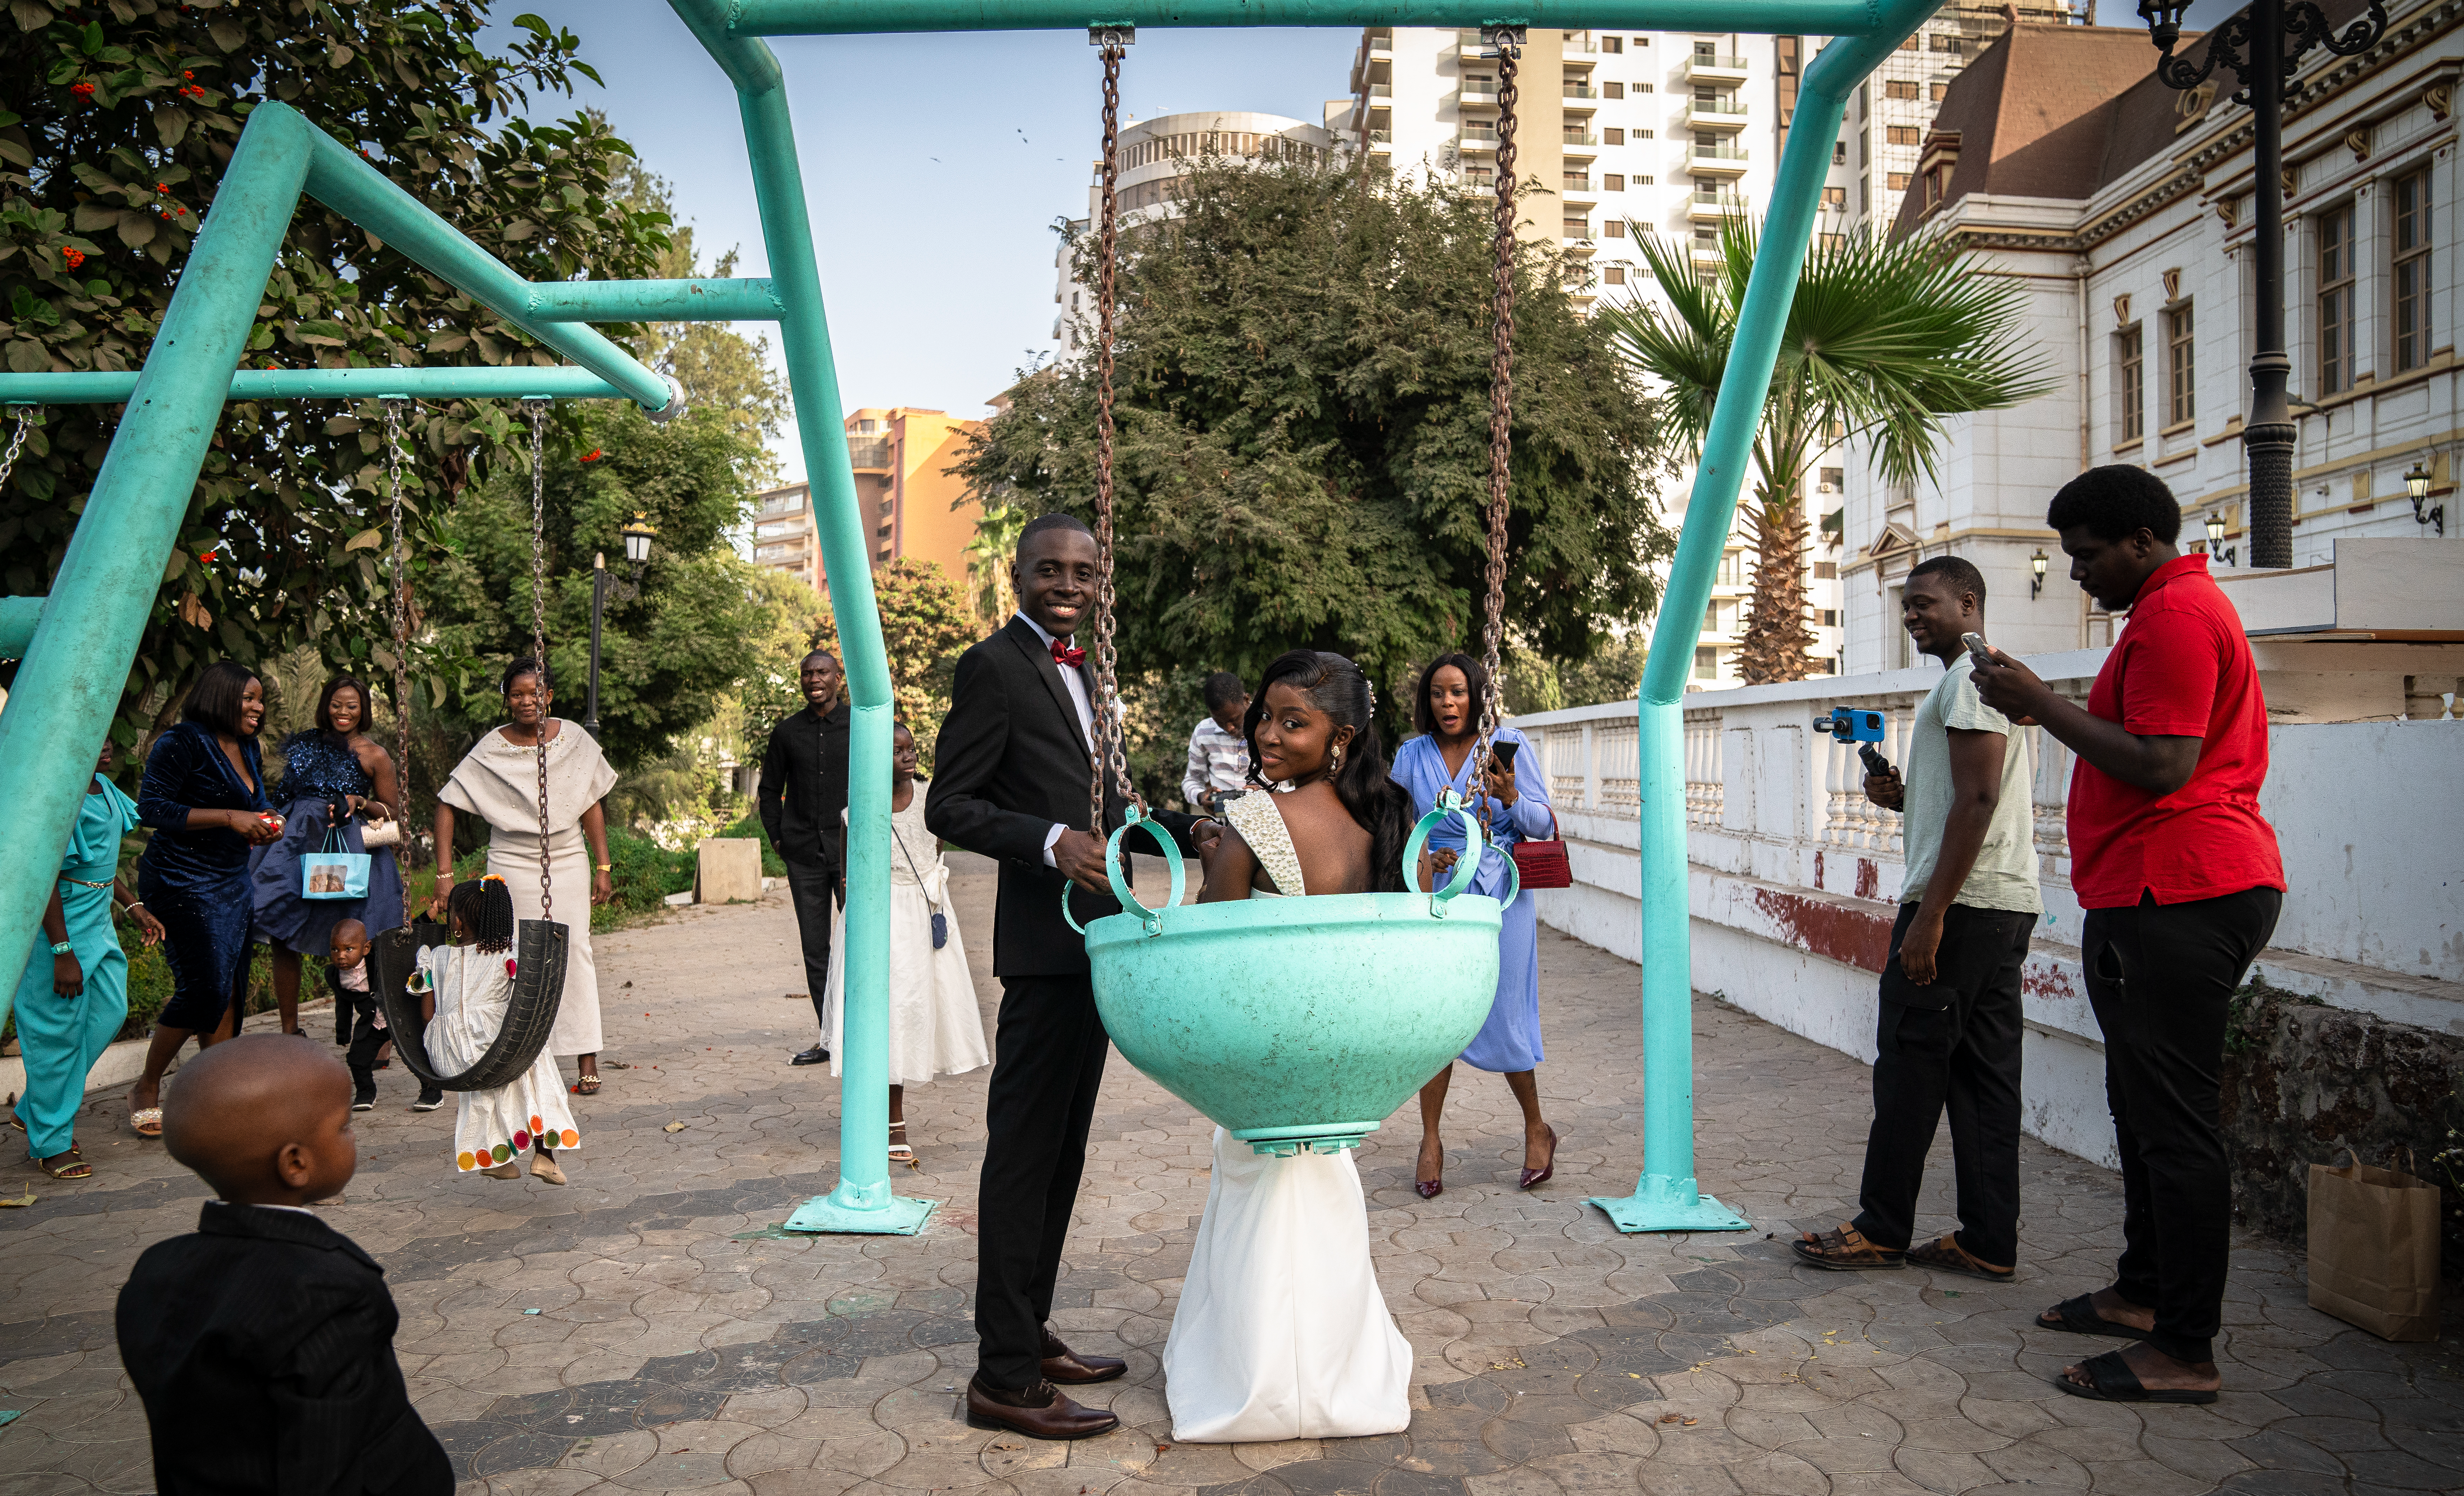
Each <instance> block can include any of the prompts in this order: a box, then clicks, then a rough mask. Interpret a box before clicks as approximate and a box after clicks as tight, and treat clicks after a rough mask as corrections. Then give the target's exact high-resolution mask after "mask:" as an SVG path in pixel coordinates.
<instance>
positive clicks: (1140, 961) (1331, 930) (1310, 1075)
mask: <svg viewBox="0 0 2464 1496" xmlns="http://www.w3.org/2000/svg"><path fill="white" fill-rule="evenodd" d="M1448 815H1453V816H1457V817H1460V818H1461V819H1462V821H1463V825H1464V828H1465V840H1466V845H1467V848H1468V851H1467V854H1466V855H1464V856H1463V857H1460V858H1458V859H1457V861H1456V863H1455V869H1454V873H1453V876H1452V877H1450V878H1449V879H1447V880H1446V882H1445V883H1444V884H1443V885H1442V886H1441V887H1439V888H1437V889H1435V890H1432V891H1427V892H1417V891H1416V892H1408V893H1337V894H1323V895H1309V896H1304V897H1296V898H1253V899H1242V900H1233V901H1230V902H1226V903H1220V904H1186V905H1185V904H1182V903H1181V901H1180V900H1181V892H1182V889H1183V886H1184V885H1183V878H1182V869H1181V860H1180V853H1179V852H1178V851H1177V849H1176V848H1175V847H1174V846H1173V843H1172V838H1171V837H1170V836H1169V835H1166V834H1165V833H1164V832H1163V831H1162V830H1161V828H1160V827H1158V826H1156V825H1155V823H1154V822H1152V821H1150V820H1147V819H1146V818H1144V817H1143V816H1141V815H1140V814H1139V813H1138V811H1137V810H1136V809H1134V808H1133V809H1132V810H1131V812H1130V819H1129V822H1128V824H1127V825H1123V826H1122V827H1121V828H1120V829H1119V830H1117V831H1114V832H1113V833H1112V835H1111V842H1110V843H1109V844H1108V846H1107V847H1106V854H1105V855H1106V865H1107V867H1108V868H1109V869H1110V870H1111V879H1112V892H1113V894H1114V896H1116V897H1117V898H1119V900H1120V901H1121V904H1122V908H1123V913H1118V914H1112V915H1109V916H1107V917H1105V918H1103V919H1098V920H1096V921H1095V922H1094V923H1093V924H1092V925H1088V926H1079V925H1078V922H1077V920H1076V919H1075V918H1074V917H1072V918H1071V919H1070V921H1069V922H1070V924H1071V926H1072V927H1073V928H1080V929H1083V930H1085V932H1086V935H1087V958H1088V960H1089V964H1090V965H1091V967H1092V969H1093V979H1094V987H1095V1006H1096V1009H1097V1010H1098V1011H1099V1012H1100V1013H1101V1014H1102V1015H1103V1019H1104V1027H1105V1029H1106V1030H1107V1031H1108V1032H1109V1033H1110V1034H1111V1038H1112V1044H1113V1045H1114V1046H1115V1047H1117V1048H1118V1049H1119V1050H1120V1051H1121V1054H1122V1056H1123V1057H1124V1058H1126V1059H1127V1060H1128V1061H1129V1062H1130V1063H1131V1064H1132V1065H1134V1066H1136V1067H1138V1069H1139V1070H1140V1071H1142V1072H1143V1073H1144V1074H1146V1075H1147V1076H1148V1077H1150V1078H1151V1079H1153V1080H1154V1081H1155V1083H1156V1084H1157V1085H1160V1086H1161V1087H1163V1088H1164V1089H1166V1090H1169V1091H1171V1092H1172V1093H1173V1094H1174V1095H1176V1096H1178V1097H1179V1098H1180V1099H1181V1100H1183V1101H1185V1102H1187V1103H1189V1104H1190V1105H1191V1106H1193V1107H1195V1108H1197V1109H1198V1110H1199V1111H1201V1112H1203V1113H1205V1114H1206V1115H1207V1116H1209V1117H1211V1118H1213V1119H1214V1120H1215V1121H1216V1122H1218V1123H1220V1124H1221V1125H1222V1127H1223V1129H1224V1130H1225V1131H1226V1132H1228V1133H1231V1134H1232V1135H1233V1136H1234V1137H1236V1138H1239V1139H1240V1140H1241V1141H1243V1142H1244V1143H1247V1144H1248V1145H1249V1146H1250V1147H1251V1148H1252V1149H1255V1150H1256V1151H1257V1152H1259V1153H1262V1154H1274V1155H1285V1156H1288V1155H1292V1154H1295V1153H1301V1152H1315V1153H1331V1152H1334V1151H1336V1150H1338V1149H1345V1148H1356V1147H1358V1146H1359V1144H1360V1139H1361V1138H1362V1137H1363V1136H1364V1135H1365V1134H1367V1133H1373V1132H1375V1131H1376V1130H1377V1127H1378V1125H1379V1123H1380V1122H1382V1121H1383V1120H1384V1119H1385V1118H1386V1117H1387V1116H1388V1115H1390V1114H1391V1113H1392V1112H1393V1111H1395V1109H1396V1108H1397V1107H1399V1106H1401V1105H1402V1104H1403V1103H1404V1102H1405V1101H1407V1100H1409V1099H1410V1098H1411V1097H1412V1095H1413V1093H1414V1092H1416V1091H1418V1090H1419V1089H1420V1088H1421V1087H1422V1086H1423V1085H1425V1084H1427V1083H1428V1081H1429V1078H1430V1077H1431V1076H1434V1075H1436V1074H1437V1073H1438V1071H1439V1070H1440V1069H1441V1068H1442V1067H1444V1066H1445V1065H1446V1064H1447V1063H1448V1062H1449V1061H1451V1060H1453V1059H1454V1057H1455V1056H1456V1055H1458V1054H1460V1053H1462V1052H1463V1045H1467V1044H1469V1043H1470V1042H1471V1040H1472V1036H1473V1035H1475V1034H1477V1033H1479V1032H1480V1025H1481V1024H1482V1023H1483V1022H1485V1020H1486V1019H1487V1017H1488V1010H1489V1005H1490V1003H1491V1002H1492V1001H1494V999H1495V998H1496V995H1497V939H1498V925H1499V921H1500V919H1501V918H1502V917H1503V916H1504V913H1505V908H1506V904H1507V903H1510V902H1512V900H1513V897H1514V890H1513V889H1512V888H1509V889H1508V891H1507V896H1506V900H1505V901H1504V902H1501V901H1499V900H1497V899H1493V898H1489V897H1486V896H1485V895H1481V894H1475V893H1471V892H1469V889H1470V887H1471V881H1472V877H1473V875H1474V873H1475V872H1476V871H1477V870H1478V868H1479V863H1480V858H1479V855H1478V853H1479V850H1480V849H1482V848H1484V847H1485V846H1486V842H1485V838H1483V837H1482V835H1481V831H1480V826H1479V825H1478V823H1477V822H1476V821H1474V819H1473V818H1472V815H1471V813H1470V811H1469V810H1468V809H1466V808H1464V806H1463V803H1461V801H1460V800H1458V799H1456V798H1455V796H1454V795H1453V794H1452V792H1451V791H1450V792H1448V795H1447V797H1446V801H1445V803H1441V804H1440V806H1439V807H1438V808H1437V809H1436V810H1433V811H1431V812H1430V813H1429V814H1427V815H1425V816H1423V817H1421V818H1420V822H1419V825H1417V826H1416V827H1414V828H1413V831H1412V838H1411V843H1410V845H1409V846H1407V847H1405V848H1404V850H1403V881H1404V884H1405V885H1406V886H1407V887H1411V886H1414V885H1415V883H1416V876H1415V872H1416V869H1417V868H1418V866H1419V858H1420V849H1421V847H1423V846H1425V845H1426V844H1427V842H1428V838H1429V833H1430V831H1431V830H1433V829H1435V828H1436V827H1437V826H1438V825H1441V823H1442V821H1443V820H1444V818H1445V817H1447V816H1448ZM1133 827H1137V828H1142V829H1144V830H1145V831H1146V833H1147V835H1148V836H1149V837H1150V838H1151V839H1152V840H1153V841H1154V842H1155V845H1156V846H1157V847H1159V848H1161V850H1162V853H1163V856H1164V859H1165V861H1166V863H1167V864H1168V865H1169V867H1170V869H1171V873H1172V892H1171V897H1170V899H1169V900H1168V901H1167V903H1166V904H1165V905H1164V907H1163V908H1161V909H1149V908H1147V907H1146V906H1145V905H1143V904H1141V903H1139V902H1138V901H1137V898H1136V896H1135V894H1134V893H1133V891H1131V889H1130V886H1129V884H1128V883H1127V882H1126V881H1124V880H1123V878H1122V876H1121V864H1122V838H1123V837H1126V836H1127V835H1128V834H1129V833H1130V831H1131V829H1132V828H1133ZM1509 866H1510V865H1509ZM1062 909H1063V913H1064V914H1065V915H1066V914H1067V913H1068V893H1067V890H1064V891H1063V894H1062Z"/></svg>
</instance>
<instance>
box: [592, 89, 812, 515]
mask: <svg viewBox="0 0 2464 1496" xmlns="http://www.w3.org/2000/svg"><path fill="white" fill-rule="evenodd" d="M584 113H585V114H589V115H591V116H592V117H593V118H597V117H598V116H597V113H596V111H590V110H585V111H584ZM613 187H614V190H615V193H616V196H617V197H618V199H619V200H621V201H622V202H624V203H625V205H626V206H627V208H629V209H632V210H634V211H636V212H642V213H649V214H652V215H654V216H656V217H657V218H658V219H660V220H661V221H662V222H667V221H670V220H671V219H672V218H673V217H674V215H675V200H674V194H673V190H672V188H671V185H670V184H669V182H668V180H667V178H665V177H662V176H660V175H658V174H657V173H655V172H653V171H651V170H649V168H648V167H646V166H644V165H642V164H641V163H640V162H639V161H633V160H628V161H627V162H625V163H624V164H623V165H621V166H620V167H619V168H618V169H617V171H616V172H615V173H614V177H613ZM736 260H737V253H736V251H735V250H734V249H732V248H731V249H729V250H728V251H727V252H726V253H722V254H720V255H719V256H718V258H717V260H716V262H715V263H714V264H713V265H712V266H711V267H710V269H709V271H708V272H707V274H709V275H713V276H715V277H717V278H719V279H730V278H733V277H734V276H735V275H736ZM653 274H655V275H658V276H659V277H660V278H661V279H665V280H689V279H693V278H694V277H696V276H699V275H703V274H705V272H704V271H703V268H702V263H701V251H700V249H699V248H698V247H697V246H696V245H695V243H694V241H693V226H692V225H691V224H676V225H674V227H672V228H671V229H670V230H669V231H668V245H667V248H666V249H664V250H662V251H660V252H659V256H658V264H657V269H656V270H655V271H654V272H653ZM633 351H634V353H635V355H636V356H637V357H639V358H640V359H641V360H642V361H643V362H644V363H648V364H649V365H650V366H651V367H652V368H654V369H657V370H658V371H659V372H660V373H662V374H672V375H674V376H675V378H676V382H677V383H678V384H680V385H684V388H685V398H686V399H687V400H689V401H690V402H692V403H693V405H695V406H698V407H704V408H707V409H712V410H718V411H721V412H724V413H725V415H726V416H727V420H728V424H729V425H730V426H731V427H733V428H734V429H735V430H736V433H737V435H738V436H741V437H743V438H744V439H745V440H746V441H747V442H749V443H751V444H752V445H753V446H754V447H755V448H756V449H757V451H758V452H759V455H758V456H757V457H756V458H755V460H754V464H753V469H752V472H751V480H752V483H753V485H754V486H755V487H756V488H766V487H769V486H770V485H772V484H774V483H776V482H777V481H778V473H779V464H778V460H777V458H775V457H774V456H773V455H772V454H771V452H770V451H769V449H768V448H767V447H766V446H764V445H763V444H764V443H765V442H767V441H768V440H770V439H772V438H775V437H777V436H778V435H779V433H780V429H781V423H782V422H784V421H785V420H786V419H787V417H788V415H789V414H790V411H791V407H792V401H791V400H790V398H789V395H788V392H787V381H786V378H785V377H784V376H783V375H782V374H781V372H780V371H779V369H778V367H777V365H776V364H775V363H773V362H772V359H771V354H770V339H769V337H768V335H766V334H757V335H756V336H754V337H751V338H747V337H745V336H743V335H742V334H740V333H738V332H737V331H736V330H735V329H734V328H732V327H730V326H728V325H727V324H726V323H725V322H651V323H648V324H646V325H645V326H644V327H643V328H642V330H641V334H640V336H639V337H638V338H637V339H636V340H635V341H634V344H633Z"/></svg>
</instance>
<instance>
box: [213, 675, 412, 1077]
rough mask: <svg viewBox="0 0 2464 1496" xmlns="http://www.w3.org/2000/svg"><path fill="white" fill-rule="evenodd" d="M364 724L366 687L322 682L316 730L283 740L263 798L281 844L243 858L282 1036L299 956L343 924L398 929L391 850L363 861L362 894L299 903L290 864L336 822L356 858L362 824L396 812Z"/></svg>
mask: <svg viewBox="0 0 2464 1496" xmlns="http://www.w3.org/2000/svg"><path fill="white" fill-rule="evenodd" d="M367 720H368V688H367V687H365V686H363V685H362V684H360V683H359V682H358V681H357V680H354V679H352V678H351V677H350V676H348V675H337V676H335V677H334V678H333V679H332V680H329V681H327V682H325V691H324V693H323V694H322V695H320V696H319V697H318V698H317V725H316V726H315V727H313V728H310V729H308V730H307V731H305V732H298V733H294V734H292V735H291V736H290V737H286V738H284V739H283V740H282V750H281V751H282V759H283V763H284V765H285V767H284V769H283V774H282V778H280V779H279V780H276V781H275V782H274V788H273V791H272V794H273V797H274V800H275V803H277V804H279V805H281V806H282V807H283V811H282V814H283V826H282V840H280V841H278V842H275V843H274V844H272V845H271V846H267V847H258V848H256V849H255V850H254V851H253V852H251V853H249V857H248V871H249V881H250V883H251V884H252V885H253V887H254V889H255V898H256V937H257V938H258V939H259V940H262V941H264V942H265V943H266V944H268V945H271V946H272V947H273V948H274V961H273V965H274V1001H275V1006H276V1007H277V1008H278V1009H279V1010H280V1014H281V1019H282V1031H283V1032H284V1033H286V1034H296V1033H297V1032H298V1031H299V957H303V956H323V955H325V954H327V952H328V951H330V950H331V949H332V947H333V943H334V927H335V926H336V925H338V924H340V923H341V922H342V921H343V920H345V919H356V920H358V921H359V922H360V923H361V924H363V925H364V926H366V927H367V933H368V934H369V935H379V934H382V933H383V932H385V931H387V930H391V929H392V928H393V927H394V926H396V925H399V924H401V923H402V869H401V867H400V866H399V865H398V864H397V863H396V862H395V861H394V855H393V849H392V848H391V847H378V848H377V849H376V851H375V852H373V853H371V854H369V856H368V891H367V896H366V897H364V898H355V899H341V898H321V899H311V898H302V897H300V896H299V894H300V886H299V859H300V858H302V857H305V856H308V855H310V854H312V853H315V852H318V851H321V850H323V849H324V846H325V830H326V827H328V826H331V825H337V824H339V825H341V831H342V843H343V846H344V847H345V848H346V849H347V850H350V851H354V852H363V853H365V852H367V850H368V848H367V844H366V841H365V838H364V833H363V829H362V827H363V824H365V823H373V822H381V821H388V820H391V819H393V817H394V815H395V814H396V812H397V811H398V810H399V808H400V805H401V800H400V796H401V786H400V784H399V782H398V781H397V779H396V776H395V774H394V766H393V755H391V754H389V753H387V752H385V748H384V745H382V744H380V743H379V742H378V741H377V740H376V739H375V738H373V737H369V736H368V735H367V734H366V733H365V732H363V731H362V730H361V729H363V727H365V726H366V724H367Z"/></svg>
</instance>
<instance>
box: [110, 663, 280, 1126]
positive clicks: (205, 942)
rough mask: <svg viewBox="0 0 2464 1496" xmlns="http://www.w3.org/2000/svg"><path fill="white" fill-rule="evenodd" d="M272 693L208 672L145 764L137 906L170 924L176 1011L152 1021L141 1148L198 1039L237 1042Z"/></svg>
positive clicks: (266, 821) (275, 830) (132, 1104)
mask: <svg viewBox="0 0 2464 1496" xmlns="http://www.w3.org/2000/svg"><path fill="white" fill-rule="evenodd" d="M264 721H265V687H264V685H263V684H262V683H260V682H259V681H258V680H257V678H256V675H255V673H254V672H253V671H250V670H249V669H248V668H247V667H246V666H243V665H238V664H234V663H232V662H231V661H230V660H224V661H222V662H221V663H219V664H216V665H209V666H208V667H207V668H206V672H205V674H204V675H202V676H200V677H199V678H198V680H197V684H196V687H195V689H194V690H192V691H190V692H189V693H188V704H187V710H186V712H185V713H184V715H183V720H182V721H181V723H180V725H179V726H177V727H174V728H172V729H171V730H170V731H169V732H167V733H165V734H164V735H163V736H162V737H160V738H158V739H156V741H155V743H154V750H153V752H152V753H150V754H148V755H147V756H146V759H145V781H144V783H143V785H141V786H140V787H139V790H138V796H137V818H138V820H139V822H140V823H141V824H143V825H150V826H152V827H153V828H154V839H153V840H152V841H151V842H148V843H147V844H146V847H145V855H143V857H140V858H138V859H137V896H138V898H139V899H140V900H142V901H143V903H144V905H145V907H146V908H147V909H149V910H151V911H152V912H153V913H154V917H155V918H156V919H158V920H161V921H162V923H163V931H164V935H165V939H164V942H163V952H164V955H165V956H166V957H169V959H170V963H171V1001H169V1002H167V1003H165V1005H164V1008H163V1012H162V1014H161V1015H160V1016H159V1017H157V1018H156V1019H155V1021H154V1043H153V1046H152V1047H151V1048H149V1049H147V1050H146V1052H145V1072H144V1073H143V1075H140V1076H139V1077H138V1078H137V1085H136V1086H135V1088H134V1089H131V1090H130V1091H129V1092H128V1107H129V1116H128V1120H129V1122H130V1124H131V1125H132V1126H134V1127H135V1128H136V1129H137V1131H138V1133H139V1134H140V1135H141V1136H144V1137H160V1136H162V1135H163V1107H162V1094H163V1072H164V1070H165V1069H166V1068H168V1067H170V1064H171V1057H172V1056H173V1055H175V1054H178V1053H179V1052H180V1046H181V1045H184V1044H186V1043H187V1041H188V1037H189V1036H190V1035H191V1034H193V1035H195V1036H197V1039H198V1041H199V1042H200V1043H201V1044H209V1045H210V1044H213V1043H214V1042H216V1041H217V1040H222V1039H228V1038H230V1037H231V1035H233V1034H235V1033H237V1032H239V1014H240V1006H241V1002H242V1000H243V999H244V998H245V997H246V996H247V992H248V946H249V930H250V926H251V925H252V924H253V914H254V912H255V902H254V900H253V898H252V897H251V896H250V892H249V884H248V854H249V848H250V847H262V846H264V845H265V844H266V843H269V842H272V841H274V840H275V838H277V837H279V836H281V834H282V819H281V817H279V816H276V815H275V814H274V812H273V811H272V810H271V809H269V808H267V805H266V801H265V771H264V769H263V768H262V766H261V765H260V764H259V762H258V760H257V753H256V730H257V728H258V727H259V726H260V725H261V724H262V723H263V722H264Z"/></svg>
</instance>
